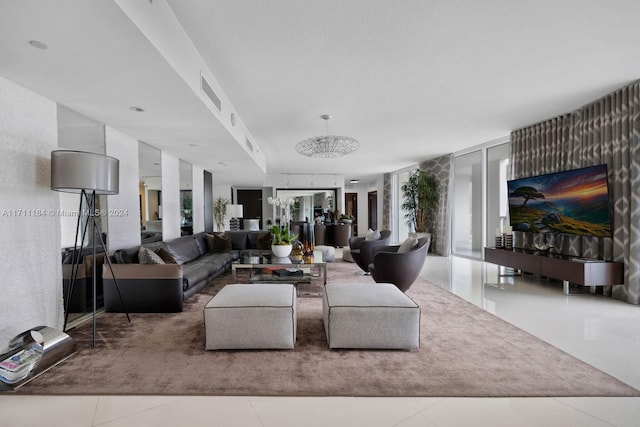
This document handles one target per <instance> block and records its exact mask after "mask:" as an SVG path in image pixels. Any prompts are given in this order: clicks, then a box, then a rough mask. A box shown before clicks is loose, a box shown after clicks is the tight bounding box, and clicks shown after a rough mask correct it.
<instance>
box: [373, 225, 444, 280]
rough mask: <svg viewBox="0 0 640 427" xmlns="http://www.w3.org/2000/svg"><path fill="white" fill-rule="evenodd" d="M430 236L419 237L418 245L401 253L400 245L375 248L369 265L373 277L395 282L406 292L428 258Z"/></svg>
mask: <svg viewBox="0 0 640 427" xmlns="http://www.w3.org/2000/svg"><path fill="white" fill-rule="evenodd" d="M430 244H431V238H430V237H422V238H420V239H418V245H417V246H416V247H415V248H413V249H411V250H409V251H408V252H403V253H400V252H398V249H399V248H400V246H378V247H376V248H374V250H373V262H372V263H371V265H369V270H370V271H371V277H372V278H373V280H375V281H376V283H393V284H394V285H396V286H397V287H398V289H400V290H401V291H402V292H406V291H407V290H408V289H409V288H410V287H411V285H413V282H415V281H416V279H417V278H418V275H419V274H420V271H421V270H422V267H423V266H424V261H425V259H426V258H427V252H428V251H429V245H430Z"/></svg>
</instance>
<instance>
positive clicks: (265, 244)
mask: <svg viewBox="0 0 640 427" xmlns="http://www.w3.org/2000/svg"><path fill="white" fill-rule="evenodd" d="M256 249H271V233H270V232H267V233H260V234H259V235H258V239H257V240H256Z"/></svg>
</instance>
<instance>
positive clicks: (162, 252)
mask: <svg viewBox="0 0 640 427" xmlns="http://www.w3.org/2000/svg"><path fill="white" fill-rule="evenodd" d="M156 254H157V255H158V256H159V257H160V258H161V259H162V260H163V261H164V263H165V264H177V263H178V261H176V259H175V258H174V257H173V255H171V254H170V253H169V251H168V250H166V249H165V248H158V249H157V250H156Z"/></svg>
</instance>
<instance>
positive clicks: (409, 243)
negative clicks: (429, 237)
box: [398, 237, 418, 254]
mask: <svg viewBox="0 0 640 427" xmlns="http://www.w3.org/2000/svg"><path fill="white" fill-rule="evenodd" d="M416 246H418V239H416V238H415V237H407V239H406V240H405V241H404V242H402V244H401V245H400V247H399V248H398V253H399V254H404V253H407V252H411V251H412V250H413V249H415V248H416Z"/></svg>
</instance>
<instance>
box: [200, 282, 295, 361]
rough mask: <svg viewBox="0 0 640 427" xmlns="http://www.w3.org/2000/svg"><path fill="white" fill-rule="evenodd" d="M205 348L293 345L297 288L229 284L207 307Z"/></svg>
mask: <svg viewBox="0 0 640 427" xmlns="http://www.w3.org/2000/svg"><path fill="white" fill-rule="evenodd" d="M204 327H205V339H206V343H205V349H206V350H221V349H265V348H276V349H291V348H293V347H294V346H295V343H296V331H297V329H296V327H297V321H296V289H295V287H294V286H293V285H291V284H285V283H277V284H267V283H261V284H238V285H226V286H225V287H224V288H222V289H221V290H220V292H218V293H217V294H216V295H215V296H214V297H213V298H212V299H211V301H209V302H208V303H207V305H206V306H205V308H204Z"/></svg>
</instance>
